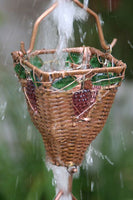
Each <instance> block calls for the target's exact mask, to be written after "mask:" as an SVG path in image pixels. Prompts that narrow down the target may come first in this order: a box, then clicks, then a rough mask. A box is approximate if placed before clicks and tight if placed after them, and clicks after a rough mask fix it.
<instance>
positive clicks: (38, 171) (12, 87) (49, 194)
mask: <svg viewBox="0 0 133 200" xmlns="http://www.w3.org/2000/svg"><path fill="white" fill-rule="evenodd" d="M90 7H91V8H93V9H94V10H95V11H96V12H98V13H101V15H102V19H103V21H104V25H103V31H104V35H105V39H106V40H107V41H108V42H111V41H112V39H113V38H114V37H116V38H117V39H118V42H117V45H116V46H115V47H114V49H113V55H114V56H115V57H117V58H118V59H122V60H123V61H124V62H126V63H127V66H128V68H127V70H126V79H125V81H124V82H123V84H122V86H121V88H120V89H119V91H118V93H117V96H116V99H115V102H114V104H113V107H112V109H111V113H110V115H109V118H108V120H107V123H106V125H105V127H104V129H103V131H102V132H101V133H100V134H99V135H98V136H97V138H96V139H95V141H94V142H93V143H92V147H93V149H95V151H92V159H93V164H92V165H88V167H87V168H85V164H84V165H83V166H81V168H80V174H79V177H78V178H75V179H74V184H73V193H74V195H75V196H76V197H77V199H83V200H104V199H108V200H133V192H132V191H133V175H132V169H133V157H132V151H133V123H132V122H133V105H132V99H133V89H132V88H133V82H132V80H133V66H132V54H133V49H132V48H131V43H132V42H133V23H132V22H131V18H132V10H133V1H129V0H127V1H124V0H121V4H120V6H119V8H118V9H117V10H114V11H113V12H109V10H108V9H107V8H106V9H105V6H104V4H103V1H102V0H99V1H98V0H97V1H96V0H94V1H91V0H90ZM6 20H7V19H6V18H4V16H3V14H2V13H1V14H0V29H2V28H3V26H4V23H6ZM81 27H82V29H83V31H85V30H87V37H86V39H85V41H84V43H85V45H90V46H94V47H97V48H101V47H100V44H99V39H98V34H97V31H96V25H95V23H94V19H93V18H92V17H91V16H90V17H89V19H88V22H85V23H83V24H81ZM90 27H91V31H90ZM15 34H17V33H15ZM75 38H76V46H79V45H83V44H82V42H79V41H80V35H79V32H78V27H77V24H76V23H75ZM5 41H6V35H5ZM17 42H18V43H19V42H20V41H17ZM129 42H131V43H130V44H129ZM0 45H1V44H0ZM5 45H7V48H8V44H5ZM2 48H3V47H2V46H1V49H0V63H1V64H0V200H51V199H53V197H54V195H55V190H54V186H53V185H52V179H53V175H52V172H51V171H48V169H47V167H46V164H45V149H44V146H43V142H42V138H41V136H40V134H39V133H38V131H37V130H36V129H35V127H34V126H33V124H32V122H31V120H30V117H29V114H28V112H27V108H26V103H25V99H24V96H23V93H22V91H21V89H20V84H19V83H18V81H17V78H16V77H15V76H14V71H13V64H12V60H11V58H10V59H9V61H8V62H4V61H5V59H6V56H5V57H4V53H3V49H2ZM12 48H13V47H12ZM9 65H10V66H9ZM4 107H5V109H3V108H4Z"/></svg>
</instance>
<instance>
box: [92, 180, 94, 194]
mask: <svg viewBox="0 0 133 200" xmlns="http://www.w3.org/2000/svg"><path fill="white" fill-rule="evenodd" d="M91 192H94V182H93V181H91Z"/></svg>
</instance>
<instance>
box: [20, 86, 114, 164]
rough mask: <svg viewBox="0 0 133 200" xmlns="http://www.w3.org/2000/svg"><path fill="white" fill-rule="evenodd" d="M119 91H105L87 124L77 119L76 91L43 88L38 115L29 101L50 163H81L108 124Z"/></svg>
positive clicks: (40, 88) (30, 110)
mask: <svg viewBox="0 0 133 200" xmlns="http://www.w3.org/2000/svg"><path fill="white" fill-rule="evenodd" d="M21 83H22V82H21ZM24 85H25V83H22V87H23V88H24ZM116 91H117V88H112V89H110V88H108V89H103V88H101V89H100V90H99V92H98V95H97V99H96V102H95V104H94V105H93V106H92V108H91V109H90V110H89V112H88V118H87V119H88V120H87V121H86V118H79V119H78V118H76V117H75V113H74V108H73V103H72V96H73V92H72V91H64V92H60V91H52V90H48V89H45V88H44V87H43V86H41V87H39V88H37V89H36V98H37V110H38V112H37V113H34V112H33V110H32V109H31V106H30V105H29V102H28V101H27V104H28V110H29V113H30V116H31V119H32V121H33V123H34V124H35V126H36V128H37V129H38V130H39V132H40V133H41V135H42V137H43V142H44V145H45V149H46V152H47V159H48V160H49V161H50V162H52V163H53V164H55V165H61V166H67V167H68V166H70V165H80V164H81V162H82V160H83V158H84V154H85V151H86V149H87V147H88V145H89V144H90V143H91V142H92V141H93V140H94V139H95V137H96V136H97V134H98V133H99V132H100V131H101V130H102V128H103V126H104V124H105V122H106V119H107V117H108V114H109V111H110V108H111V106H112V103H113V100H114V97H115V94H116Z"/></svg>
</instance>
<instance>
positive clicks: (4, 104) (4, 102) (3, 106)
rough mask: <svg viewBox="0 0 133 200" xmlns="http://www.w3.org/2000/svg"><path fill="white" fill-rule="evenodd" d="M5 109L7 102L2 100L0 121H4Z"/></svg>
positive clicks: (0, 100)
mask: <svg viewBox="0 0 133 200" xmlns="http://www.w3.org/2000/svg"><path fill="white" fill-rule="evenodd" d="M6 107H7V102H6V101H5V100H4V99H2V98H1V99H0V119H1V120H4V119H5V111H6Z"/></svg>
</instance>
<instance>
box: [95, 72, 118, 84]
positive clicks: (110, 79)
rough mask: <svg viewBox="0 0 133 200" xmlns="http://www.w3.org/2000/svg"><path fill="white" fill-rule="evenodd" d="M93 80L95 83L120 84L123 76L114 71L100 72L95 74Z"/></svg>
mask: <svg viewBox="0 0 133 200" xmlns="http://www.w3.org/2000/svg"><path fill="white" fill-rule="evenodd" d="M91 81H92V84H93V85H100V86H107V85H113V84H118V83H119V82H120V81H121V78H120V77H117V76H116V75H114V74H112V73H109V74H107V73H99V74H96V75H95V76H93V77H92V79H91Z"/></svg>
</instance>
